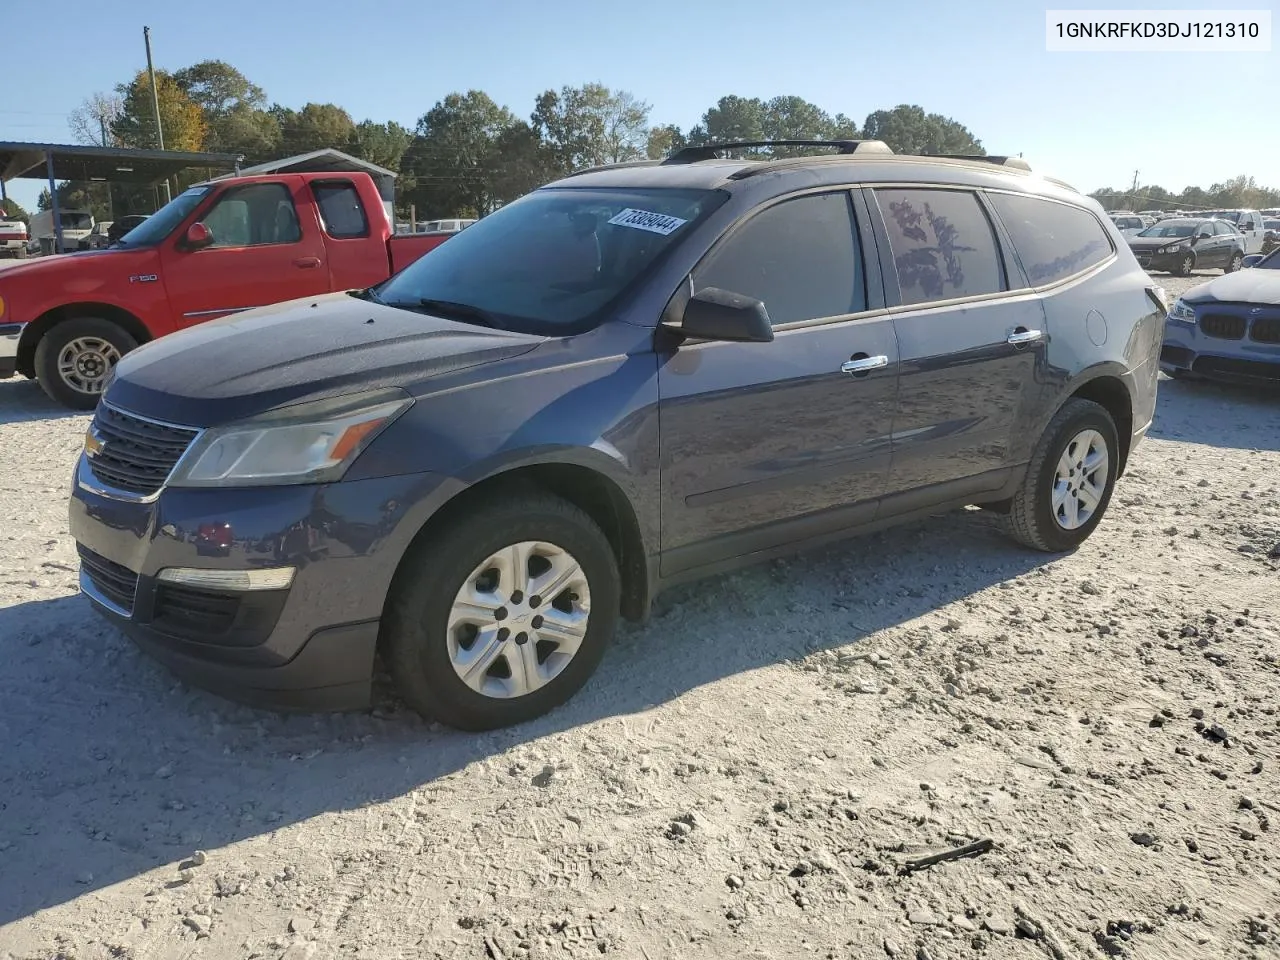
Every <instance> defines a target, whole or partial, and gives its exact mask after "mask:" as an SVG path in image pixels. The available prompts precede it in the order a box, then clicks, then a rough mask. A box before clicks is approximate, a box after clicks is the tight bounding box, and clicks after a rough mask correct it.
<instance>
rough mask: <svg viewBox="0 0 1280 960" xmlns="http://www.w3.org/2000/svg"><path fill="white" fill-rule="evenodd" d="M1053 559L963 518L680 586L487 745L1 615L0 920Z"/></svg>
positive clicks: (95, 634) (109, 637)
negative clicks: (191, 678)
mask: <svg viewBox="0 0 1280 960" xmlns="http://www.w3.org/2000/svg"><path fill="white" fill-rule="evenodd" d="M1048 559H1049V558H1048V557H1046V555H1044V554H1038V553H1030V552H1026V551H1023V550H1021V549H1019V548H1017V547H1015V546H1012V545H1011V544H1010V543H1009V541H1007V540H1006V539H1004V537H1003V536H1002V535H1001V534H1000V533H999V532H998V530H997V529H996V528H995V525H994V524H993V523H992V520H991V518H990V516H989V515H987V514H983V513H981V512H979V511H974V510H968V511H961V512H959V513H954V514H949V515H946V516H940V517H937V518H935V519H934V520H932V521H931V522H925V523H921V524H917V525H914V526H908V527H903V528H900V529H898V530H895V531H886V532H883V533H880V534H875V535H872V536H869V537H866V538H863V539H861V540H858V541H853V542H851V543H848V544H845V545H842V546H840V547H833V548H827V549H825V550H821V551H818V552H816V553H812V554H809V555H807V556H801V557H797V558H795V559H792V560H788V561H775V562H773V563H770V564H766V565H763V566H758V567H754V568H751V569H749V570H746V571H743V572H740V573H737V574H731V575H726V576H721V577H718V578H714V579H711V580H707V581H703V582H701V583H697V584H692V585H688V586H685V587H680V588H677V589H673V590H671V591H670V592H668V593H666V594H664V595H663V596H661V597H660V598H659V602H658V606H657V607H656V609H655V612H654V619H653V621H652V622H651V623H650V624H649V625H648V626H646V627H644V628H637V627H631V626H628V627H624V628H623V629H622V630H621V631H620V632H619V635H618V637H617V640H616V642H615V644H614V646H613V647H612V648H611V650H610V651H609V652H608V654H607V655H606V657H605V660H604V663H603V664H602V665H601V667H600V670H599V672H598V673H597V674H596V676H595V677H594V678H593V680H592V681H591V682H590V683H589V684H588V686H587V687H586V688H585V689H584V690H583V691H582V692H581V693H579V695H578V696H577V697H575V698H574V699H573V700H572V701H571V702H569V703H568V704H566V705H565V706H564V707H562V708H561V709H559V710H558V711H555V712H554V713H552V714H551V715H549V716H546V717H543V718H541V719H539V720H536V721H534V722H531V723H528V724H525V725H523V726H521V727H517V728H512V729H508V730H503V731H498V732H495V733H490V734H481V735H473V734H464V733H458V732H455V731H451V730H446V729H441V728H439V727H437V726H434V725H428V724H426V723H424V722H423V721H421V720H420V719H419V718H418V717H417V716H416V715H414V714H411V713H409V712H407V711H405V710H404V709H403V708H402V707H400V706H399V705H398V704H397V703H396V702H395V700H394V699H393V698H391V697H389V696H388V695H385V694H384V695H383V696H382V698H381V702H380V705H379V708H378V709H376V710H374V711H369V712H364V713H358V714H347V715H332V714H324V715H307V714H295V715H280V714H275V713H270V712H266V711H259V710H254V709H251V708H247V707H240V706H237V705H234V704H230V703H228V702H227V701H224V700H221V699H219V698H217V697H214V696H212V695H209V694H205V693H202V692H199V691H195V690H192V689H190V688H188V687H186V686H184V685H183V684H180V683H178V682H177V681H175V680H174V679H173V678H172V676H171V675H169V674H168V673H167V672H166V671H165V670H164V669H163V668H162V667H160V666H159V665H157V664H155V663H154V662H153V661H151V660H149V659H147V658H146V657H144V656H143V655H142V654H140V653H139V652H137V651H136V650H135V649H134V648H133V646H132V645H131V644H130V642H129V641H128V640H126V639H125V638H124V637H123V636H122V635H121V634H119V633H118V632H117V631H116V630H115V629H114V628H112V627H110V626H109V625H108V624H106V622H105V621H101V620H100V619H99V618H98V617H96V616H95V615H93V614H92V613H91V611H90V609H89V605H88V602H87V601H86V600H84V598H82V597H79V596H72V597H65V598H61V599H56V600H45V601H37V602H31V603H24V604H18V605H15V606H11V607H7V608H3V609H0V663H3V669H0V861H3V862H4V863H5V864H7V865H9V866H10V867H12V869H3V870H0V927H3V925H4V924H6V923H9V922H11V921H14V920H17V919H19V918H21V917H25V916H28V915H30V914H32V913H33V912H35V911H38V910H41V909H43V908H47V907H51V906H54V905H56V904H59V903H63V902H65V901H68V900H71V899H74V898H76V897H78V896H80V895H82V894H85V893H88V892H91V891H93V890H97V889H101V888H103V887H106V886H109V885H111V884H114V883H118V882H120V881H123V880H127V879H129V878H131V877H134V876H136V875H138V874H140V873H143V872H145V871H148V870H151V869H153V868H155V867H157V866H161V865H165V864H174V863H176V862H178V861H181V860H182V859H184V858H186V857H187V856H189V855H190V854H191V853H192V852H193V851H195V850H197V849H203V850H207V851H209V852H210V857H209V864H208V865H207V866H205V867H202V868H201V869H204V870H213V871H216V870H217V869H218V867H217V854H216V853H215V851H217V850H218V849H219V848H222V847H225V846H227V845H229V844H233V843H235V842H236V841H238V840H243V839H245V838H248V837H255V836H259V835H264V834H269V833H271V832H272V831H274V830H277V829H280V828H284V827H287V826H289V825H291V824H296V823H299V822H301V821H305V820H308V819H310V818H313V817H316V816H319V815H322V814H325V813H330V812H335V811H349V810H356V809H360V808H363V807H367V806H368V805H370V804H376V803H379V802H381V801H385V800H388V799H392V798H396V797H399V796H402V795H404V794H406V793H408V792H410V791H413V790H415V789H416V788H419V787H422V786H423V785H426V784H431V783H432V782H435V781H440V780H442V779H443V778H446V777H448V776H449V775H450V774H452V773H455V772H457V771H459V770H462V769H463V768H464V767H467V766H468V765H469V764H472V763H475V762H477V761H484V760H486V759H488V758H492V757H494V756H496V755H499V754H501V753H502V752H503V751H504V750H506V749H508V748H510V747H513V746H515V745H517V744H520V743H524V742H530V741H534V740H537V739H539V738H543V737H547V736H549V735H552V734H555V733H557V732H559V731H563V730H567V729H571V728H574V727H578V726H581V725H584V724H591V723H595V722H599V721H606V722H607V721H608V720H609V718H614V717H624V716H626V715H629V714H634V713H637V712H640V711H644V710H646V709H648V708H650V707H652V706H654V705H657V704H661V703H665V702H667V701H669V700H672V699H674V698H677V697H680V696H681V695H683V694H685V693H686V692H688V691H690V690H693V689H695V688H697V687H701V686H703V685H705V684H709V683H712V682H714V681H716V680H719V679H721V678H723V677H727V676H731V675H734V674H737V673H741V672H744V671H750V670H754V669H757V668H760V667H766V666H770V665H773V664H777V663H779V662H780V661H784V660H788V659H793V658H798V657H802V656H805V655H807V654H809V653H812V652H815V651H818V650H822V649H830V648H836V647H841V646H845V645H848V644H851V643H855V642H857V641H858V640H859V639H861V638H862V637H864V636H866V635H867V634H868V633H871V632H873V631H875V630H879V629H883V628H885V627H889V626H891V625H894V624H899V623H902V622H905V621H908V620H910V619H912V618H915V617H918V616H921V615H923V614H927V613H929V612H930V611H932V610H934V609H936V608H937V607H938V606H939V605H941V604H944V603H949V602H951V601H954V600H958V599H961V598H964V597H966V596H970V595H972V594H973V593H975V592H977V591H979V590H982V589H984V588H986V587H989V586H992V585H993V584H996V583H999V582H1002V581H1005V580H1008V579H1011V578H1014V577H1017V576H1020V575H1022V574H1025V573H1028V572H1029V571H1031V570H1033V569H1035V568H1036V567H1038V566H1040V565H1042V564H1044V563H1046V562H1047V561H1048ZM815 584H821V589H820V590H818V591H815V589H814V585H815ZM537 773H538V771H537V770H532V771H526V772H524V773H522V774H520V775H521V776H523V777H525V778H530V777H533V778H534V779H533V781H532V782H529V781H526V782H528V783H529V785H528V787H527V789H529V790H537V789H539V786H538V785H537V781H536V776H535V775H536V774H537ZM507 775H508V771H507V770H506V769H505V767H499V768H497V769H494V770H493V771H491V772H489V771H487V772H486V773H485V774H483V776H490V777H496V776H503V777H505V776H507ZM472 782H475V781H474V780H473V781H472ZM445 789H447V788H445ZM282 842H286V843H287V842H289V841H288V840H287V839H282ZM22 864H47V865H50V868H49V869H47V870H46V871H43V872H35V871H32V870H26V869H23V867H22ZM176 877H177V872H176V870H172V869H171V870H169V871H167V872H164V873H162V874H161V875H160V877H159V878H158V879H157V885H159V884H161V883H165V882H172V881H173V880H175V879H176Z"/></svg>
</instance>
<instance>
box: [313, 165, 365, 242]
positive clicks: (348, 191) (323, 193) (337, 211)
mask: <svg viewBox="0 0 1280 960" xmlns="http://www.w3.org/2000/svg"><path fill="white" fill-rule="evenodd" d="M311 192H312V193H313V194H314V195H315V198H316V204H317V205H318V206H319V208H320V223H321V224H322V225H323V226H324V232H325V233H327V234H328V235H329V236H331V237H333V238H334V239H337V240H343V239H349V238H351V237H367V236H368V235H369V218H368V217H367V216H365V212H364V204H362V203H361V202H360V194H359V193H357V192H356V188H355V185H354V184H353V183H351V182H349V181H347V180H337V181H334V182H333V183H313V184H312V185H311Z"/></svg>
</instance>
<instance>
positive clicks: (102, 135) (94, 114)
mask: <svg viewBox="0 0 1280 960" xmlns="http://www.w3.org/2000/svg"><path fill="white" fill-rule="evenodd" d="M123 112H124V99H123V98H122V97H121V96H120V95H119V94H118V93H95V94H93V95H92V96H89V97H86V98H85V99H84V101H83V102H81V104H80V106H78V107H76V108H75V109H74V110H72V111H71V113H70V114H69V115H68V116H67V126H68V127H70V128H71V137H72V139H73V140H75V142H76V143H83V144H86V145H93V146H99V147H107V146H114V145H115V137H114V136H113V134H112V132H111V128H112V124H114V123H115V121H116V120H117V119H118V118H119V116H120V114H121V113H123Z"/></svg>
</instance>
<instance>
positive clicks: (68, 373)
mask: <svg viewBox="0 0 1280 960" xmlns="http://www.w3.org/2000/svg"><path fill="white" fill-rule="evenodd" d="M119 361H120V351H119V350H118V349H116V347H115V346H114V345H112V344H111V343H109V342H108V341H106V340H103V339H102V338H101V337H76V338H75V339H74V340H71V341H69V342H68V343H67V345H66V346H64V347H63V348H62V350H61V352H59V354H58V375H59V376H60V377H61V378H62V381H63V382H64V383H65V384H66V385H67V386H69V387H71V389H73V390H76V391H78V392H80V393H88V394H94V393H101V392H102V389H103V385H104V384H105V383H106V380H107V375H108V374H109V373H110V372H111V368H112V367H114V366H115V365H116V364H117V363H119Z"/></svg>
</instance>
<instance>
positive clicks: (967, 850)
mask: <svg viewBox="0 0 1280 960" xmlns="http://www.w3.org/2000/svg"><path fill="white" fill-rule="evenodd" d="M995 845H996V844H995V841H994V840H991V839H986V840H978V841H976V842H975V843H966V844H965V845H964V846H963V847H956V848H955V849H954V850H943V851H942V852H941V853H931V854H929V855H928V856H927V857H916V858H915V859H913V860H908V861H907V862H906V863H905V864H903V867H902V872H903V873H914V872H915V871H917V870H924V869H925V868H927V867H932V866H933V865H934V864H935V863H944V862H945V861H947V860H963V859H964V858H965V857H977V856H981V855H982V854H984V853H986V852H987V851H989V850H991V849H992V848H993V847H994V846H995Z"/></svg>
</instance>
